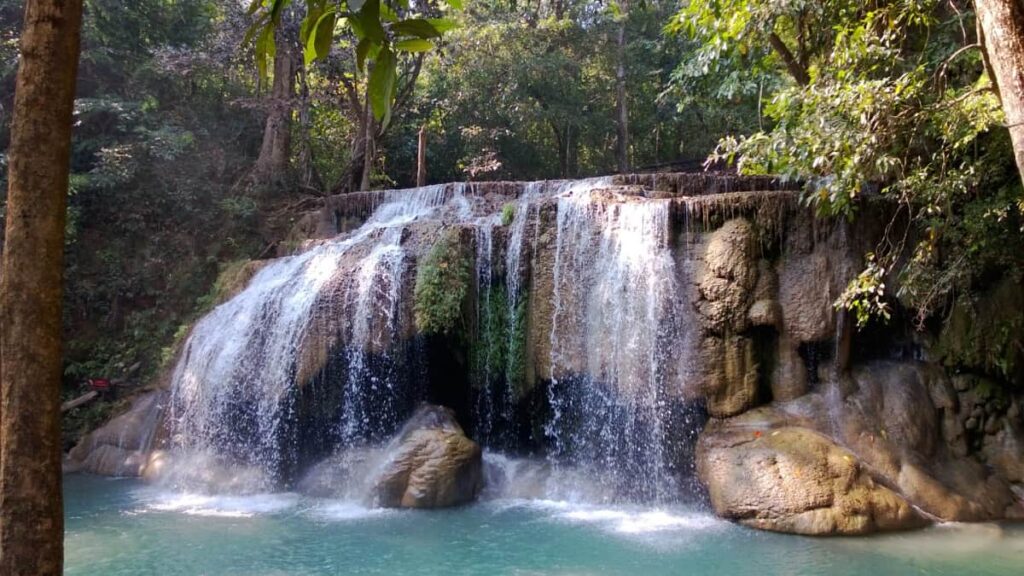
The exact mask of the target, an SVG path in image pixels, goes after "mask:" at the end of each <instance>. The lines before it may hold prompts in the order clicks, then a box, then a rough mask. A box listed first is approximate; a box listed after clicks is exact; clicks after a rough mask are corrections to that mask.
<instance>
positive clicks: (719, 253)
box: [696, 218, 758, 335]
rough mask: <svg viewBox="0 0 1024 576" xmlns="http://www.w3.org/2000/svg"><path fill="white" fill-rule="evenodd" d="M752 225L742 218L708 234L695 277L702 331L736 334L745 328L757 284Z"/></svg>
mask: <svg viewBox="0 0 1024 576" xmlns="http://www.w3.org/2000/svg"><path fill="white" fill-rule="evenodd" d="M754 240H755V236H754V229H753V226H752V225H751V224H750V222H748V221H747V220H745V219H743V218H736V219H733V220H729V221H728V222H726V223H725V224H723V225H722V227H721V228H719V229H718V230H715V231H714V232H712V233H711V235H710V236H709V238H708V241H707V246H706V247H705V249H704V258H703V269H702V272H700V273H699V274H698V278H699V280H698V282H697V287H698V291H699V294H700V300H699V301H698V302H697V304H696V307H697V313H698V315H699V317H700V319H701V328H702V329H703V331H704V332H705V333H711V334H718V335H722V334H726V333H728V334H739V333H740V332H743V331H744V330H746V329H747V326H748V324H749V321H748V320H747V310H748V308H749V305H750V298H751V296H752V293H753V290H754V288H755V286H756V285H757V276H758V273H757V261H756V260H755V259H754V247H755V242H754Z"/></svg>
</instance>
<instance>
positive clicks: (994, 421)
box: [985, 414, 999, 434]
mask: <svg viewBox="0 0 1024 576" xmlns="http://www.w3.org/2000/svg"><path fill="white" fill-rule="evenodd" d="M998 431H999V418H998V417H996V416H995V415H994V414H993V415H992V416H989V417H988V421H986V422H985V434H995V433H996V432H998Z"/></svg>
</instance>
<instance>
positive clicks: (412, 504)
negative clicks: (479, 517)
mask: <svg viewBox="0 0 1024 576" xmlns="http://www.w3.org/2000/svg"><path fill="white" fill-rule="evenodd" d="M386 452H387V456H386V461H385V463H384V464H383V466H382V468H381V473H380V476H379V477H378V479H377V481H376V485H375V486H374V489H373V491H374V494H375V501H376V503H377V505H379V506H383V507H385V508H444V507H449V506H457V505H459V504H466V503H469V502H472V501H473V500H475V499H476V497H477V495H478V494H479V493H480V489H481V487H482V484H483V472H482V466H483V461H482V457H481V455H482V452H481V450H480V446H479V445H478V444H477V443H476V442H473V441H472V440H470V439H469V438H467V437H466V435H465V434H464V433H463V431H462V427H461V426H459V424H458V422H456V421H455V415H454V413H453V412H452V411H451V410H450V409H448V408H444V407H442V406H433V405H429V404H424V405H421V406H420V408H418V409H417V410H416V412H415V413H414V414H413V415H412V417H411V418H410V419H409V421H408V422H406V424H405V426H403V427H402V430H401V432H399V434H398V436H397V437H396V438H395V439H394V440H392V441H391V443H390V444H389V445H388V447H387V449H386Z"/></svg>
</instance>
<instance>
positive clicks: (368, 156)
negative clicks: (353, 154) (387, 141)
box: [359, 94, 377, 191]
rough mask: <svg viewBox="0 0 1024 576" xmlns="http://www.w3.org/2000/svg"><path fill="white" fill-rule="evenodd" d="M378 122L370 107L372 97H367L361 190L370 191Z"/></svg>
mask: <svg viewBox="0 0 1024 576" xmlns="http://www.w3.org/2000/svg"><path fill="white" fill-rule="evenodd" d="M376 126H377V122H376V120H374V118H373V108H372V107H371V106H370V96H369V94H367V96H366V133H365V134H364V135H363V176H362V178H361V179H360V181H359V190H361V191H365V190H369V189H370V176H371V175H373V160H374V155H375V153H376V150H375V148H374V139H375V138H374V137H375V136H376V132H377V128H376Z"/></svg>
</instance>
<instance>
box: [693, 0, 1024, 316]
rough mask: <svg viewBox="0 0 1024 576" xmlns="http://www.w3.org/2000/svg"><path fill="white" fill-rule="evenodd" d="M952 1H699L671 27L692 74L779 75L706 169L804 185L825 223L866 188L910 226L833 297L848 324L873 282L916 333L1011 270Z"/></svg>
mask: <svg viewBox="0 0 1024 576" xmlns="http://www.w3.org/2000/svg"><path fill="white" fill-rule="evenodd" d="M958 4H959V3H957V2H939V1H938V0H891V1H882V0H878V1H873V2H870V3H866V4H865V3H858V2H847V1H843V0H835V1H831V0H830V1H823V2H803V1H793V2H768V1H766V0H699V1H692V2H689V3H687V4H686V5H685V6H684V8H683V9H682V10H681V11H680V12H679V14H678V15H677V16H676V19H675V28H674V30H676V31H678V32H685V33H687V34H689V35H690V37H691V38H693V39H694V40H696V41H698V42H699V43H700V45H701V48H700V50H698V51H697V53H696V56H695V57H694V58H692V59H690V61H689V63H688V64H686V66H689V68H688V70H690V71H691V72H692V70H694V69H699V70H708V71H714V70H720V69H723V68H729V67H735V66H738V65H740V64H739V63H749V62H751V61H754V62H756V67H755V69H756V70H768V71H770V70H771V69H772V68H775V70H776V72H775V74H776V75H777V76H778V75H781V76H782V77H783V78H785V77H786V76H788V79H787V80H786V82H785V83H784V84H780V85H778V86H777V87H775V88H774V89H773V90H771V91H770V92H769V93H768V94H767V95H766V103H765V105H764V107H763V111H764V114H765V115H766V117H767V118H766V119H767V121H768V123H769V125H768V126H767V127H766V128H765V129H764V130H760V131H756V132H754V133H752V134H747V135H743V134H739V135H736V136H729V137H726V138H724V139H722V141H721V142H720V144H719V146H718V147H717V149H716V151H715V152H714V153H713V154H712V155H711V157H710V159H709V161H711V162H718V161H729V162H734V163H735V164H736V165H737V166H738V168H739V169H740V171H742V172H745V173H773V174H781V175H783V176H784V177H788V178H792V179H796V180H801V181H805V182H807V188H806V194H805V199H806V201H807V202H808V203H809V204H811V205H813V206H815V207H817V209H818V210H819V211H820V212H821V213H823V214H826V215H835V216H842V217H846V218H853V217H854V216H855V215H856V212H857V209H858V206H859V203H860V202H861V199H862V198H863V197H864V196H865V195H866V194H871V193H874V192H876V191H877V192H879V193H881V194H882V195H884V196H887V197H890V198H891V199H893V200H894V201H895V202H896V203H897V204H898V205H899V206H900V211H901V214H902V216H906V215H909V219H910V221H911V222H912V223H913V224H914V225H915V228H916V230H913V231H910V232H908V233H906V234H903V233H901V232H900V231H899V228H898V227H895V228H891V232H892V235H891V237H887V238H886V239H885V241H884V242H883V243H882V245H880V246H879V247H878V249H877V250H876V252H875V255H876V256H875V258H873V259H872V260H870V261H869V267H868V269H867V270H866V271H865V272H864V273H863V274H861V275H860V276H859V277H858V278H857V279H855V280H854V281H853V284H852V285H851V286H850V288H849V289H848V290H847V292H846V294H844V297H843V298H842V299H841V300H840V302H841V303H842V304H843V305H844V306H845V307H847V308H849V309H851V310H853V311H854V312H855V313H856V314H857V316H858V320H859V321H863V320H864V319H866V318H867V317H870V316H880V317H885V316H886V315H887V314H888V309H887V304H886V299H885V297H884V296H883V295H882V294H879V292H878V290H877V289H878V288H879V287H880V286H881V285H882V276H883V275H892V276H893V277H895V278H897V279H898V282H897V283H896V284H897V286H898V289H897V291H896V293H895V295H896V296H898V297H899V298H900V300H901V303H903V304H906V305H908V306H910V307H912V308H914V309H915V310H916V311H917V314H918V319H919V321H920V322H922V323H923V322H924V320H925V319H926V318H928V317H929V316H930V315H931V314H932V313H933V312H934V311H935V310H936V309H937V308H939V307H941V306H942V305H943V304H944V303H945V302H947V301H948V295H949V294H951V293H953V292H954V291H956V290H969V289H971V286H972V285H973V284H974V283H976V282H978V281H979V280H980V279H982V278H983V277H984V276H985V275H986V273H987V271H989V270H992V269H1002V270H1004V271H1011V272H1012V271H1015V270H1020V269H1021V264H1022V260H1021V254H1022V252H1021V251H1020V249H1021V248H1022V247H1024V246H1022V245H1021V244H1022V243H1021V240H1022V236H1021V234H1020V232H1021V218H1020V210H1021V207H1022V204H1021V202H1022V195H1021V189H1020V185H1019V178H1018V176H1017V173H1016V171H1015V168H1014V166H1013V163H1012V159H1013V156H1012V153H1010V150H1009V142H1008V135H1007V133H1006V131H1005V130H1003V129H1001V124H1002V122H1003V117H1002V112H1001V109H1000V104H999V101H998V98H997V96H996V95H995V93H994V91H993V90H992V87H991V83H990V81H989V78H988V77H987V74H986V72H985V65H984V60H983V54H982V53H981V50H980V49H979V45H978V44H977V38H976V37H975V34H974V31H975V22H974V15H973V14H972V13H971V12H970V11H969V10H968V9H967V7H960V6H958ZM997 238H998V239H999V240H996V239H997ZM908 250H909V251H910V255H909V257H908V256H907V254H906V252H907V251H908Z"/></svg>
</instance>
